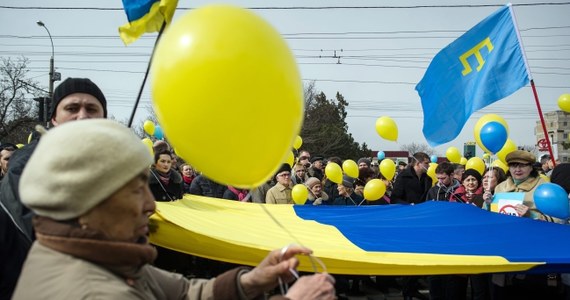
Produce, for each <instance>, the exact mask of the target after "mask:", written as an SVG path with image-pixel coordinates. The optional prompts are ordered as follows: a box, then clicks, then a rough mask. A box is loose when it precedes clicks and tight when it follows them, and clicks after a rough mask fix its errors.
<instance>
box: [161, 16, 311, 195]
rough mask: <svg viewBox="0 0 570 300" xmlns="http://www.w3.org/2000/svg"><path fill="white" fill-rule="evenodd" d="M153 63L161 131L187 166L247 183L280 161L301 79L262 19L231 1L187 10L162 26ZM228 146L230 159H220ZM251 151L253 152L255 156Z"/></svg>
mask: <svg viewBox="0 0 570 300" xmlns="http://www.w3.org/2000/svg"><path fill="white" fill-rule="evenodd" d="M152 66H153V69H152V71H153V72H152V79H153V81H152V95H153V104H154V108H155V111H156V113H157V116H158V119H159V121H160V124H161V126H162V129H163V130H164V133H165V135H166V136H168V139H169V141H170V142H171V143H172V144H173V145H174V146H175V147H176V149H177V150H178V151H179V152H180V154H181V156H182V157H184V159H186V160H187V161H188V162H189V163H190V164H191V165H192V166H193V167H195V168H197V169H199V170H201V171H202V172H203V173H204V174H205V175H206V176H208V177H209V178H211V179H213V180H214V181H217V182H219V183H222V184H226V185H231V186H236V187H240V188H252V187H255V186H258V185H260V184H262V183H263V182H265V181H266V180H267V178H269V177H271V176H272V175H273V173H274V172H275V171H276V170H277V169H278V167H279V165H280V164H281V163H282V162H284V161H285V160H286V158H287V155H288V154H289V150H290V149H291V145H293V142H294V140H295V138H296V136H297V134H298V133H299V131H300V128H301V124H302V121H303V109H304V102H303V85H302V81H301V77H300V74H299V70H298V68H297V64H296V62H295V58H294V56H293V53H292V52H291V50H290V49H289V47H288V46H287V43H286V42H285V40H284V39H283V38H282V37H281V36H280V34H279V33H278V32H277V30H275V29H274V28H273V27H272V26H271V25H270V24H269V23H267V22H266V21H265V20H263V19H262V18H261V17H259V16H257V15H256V14H254V13H253V12H251V11H249V10H246V9H242V8H238V7H235V6H230V5H208V6H204V7H202V8H198V9H193V10H191V11H190V12H188V13H187V14H185V15H183V16H182V17H181V18H179V19H178V20H177V21H175V22H174V23H173V24H172V25H171V26H170V28H168V30H166V32H165V34H164V35H163V36H162V38H161V40H160V42H159V44H158V46H157V48H156V52H155V54H154V58H153V62H152ZM198 129H199V130H198ZM228 149H231V152H232V159H230V160H227V159H220V158H221V157H225V156H227V153H228ZM251 149H258V150H260V151H259V153H257V154H256V156H255V159H252V158H251ZM261 150H262V151H261Z"/></svg>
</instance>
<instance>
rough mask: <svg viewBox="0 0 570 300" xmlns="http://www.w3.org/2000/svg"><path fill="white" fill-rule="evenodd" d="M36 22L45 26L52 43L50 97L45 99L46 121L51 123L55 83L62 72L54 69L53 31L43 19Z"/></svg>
mask: <svg viewBox="0 0 570 300" xmlns="http://www.w3.org/2000/svg"><path fill="white" fill-rule="evenodd" d="M36 24H38V26H40V27H43V28H45V30H46V31H47V33H48V36H49V41H50V43H51V58H50V59H49V89H48V97H49V99H48V100H47V101H45V106H46V110H45V114H46V116H47V118H46V119H45V120H46V121H48V123H49V113H50V107H49V106H50V104H51V103H50V102H51V98H52V97H53V83H54V82H55V81H57V80H60V79H61V74H60V73H58V72H55V69H54V59H53V57H54V48H53V39H52V38H51V33H50V32H49V29H48V28H47V26H46V24H44V22H42V21H37V22H36Z"/></svg>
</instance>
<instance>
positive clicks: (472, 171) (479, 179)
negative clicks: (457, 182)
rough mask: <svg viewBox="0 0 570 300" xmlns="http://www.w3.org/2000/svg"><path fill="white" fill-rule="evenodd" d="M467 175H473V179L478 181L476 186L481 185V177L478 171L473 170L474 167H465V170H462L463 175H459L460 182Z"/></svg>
mask: <svg viewBox="0 0 570 300" xmlns="http://www.w3.org/2000/svg"><path fill="white" fill-rule="evenodd" d="M469 176H473V177H475V179H476V180H477V182H478V183H479V185H478V186H481V180H482V179H483V178H482V176H481V174H479V171H477V170H475V169H467V170H465V172H463V175H462V176H461V182H463V181H465V179H467V177H469Z"/></svg>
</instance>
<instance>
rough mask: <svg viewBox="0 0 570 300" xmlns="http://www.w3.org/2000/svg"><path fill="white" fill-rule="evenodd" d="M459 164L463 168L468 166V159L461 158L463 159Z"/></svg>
mask: <svg viewBox="0 0 570 300" xmlns="http://www.w3.org/2000/svg"><path fill="white" fill-rule="evenodd" d="M459 164H460V165H462V166H464V165H466V164H467V158H465V157H461V159H460V160H459Z"/></svg>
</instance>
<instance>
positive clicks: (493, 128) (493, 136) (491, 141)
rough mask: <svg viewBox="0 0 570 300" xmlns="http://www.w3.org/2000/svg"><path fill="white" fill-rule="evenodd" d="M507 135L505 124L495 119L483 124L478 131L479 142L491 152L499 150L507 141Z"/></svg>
mask: <svg viewBox="0 0 570 300" xmlns="http://www.w3.org/2000/svg"><path fill="white" fill-rule="evenodd" d="M507 137H508V133H507V129H506V128H505V126H503V124H501V123H499V122H495V121H493V122H489V123H487V124H485V125H483V127H482V128H481V131H480V133H479V138H481V143H482V144H483V146H485V147H486V148H487V149H489V151H491V153H497V152H499V151H500V150H501V149H502V148H503V146H504V145H505V143H506V142H507Z"/></svg>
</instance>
